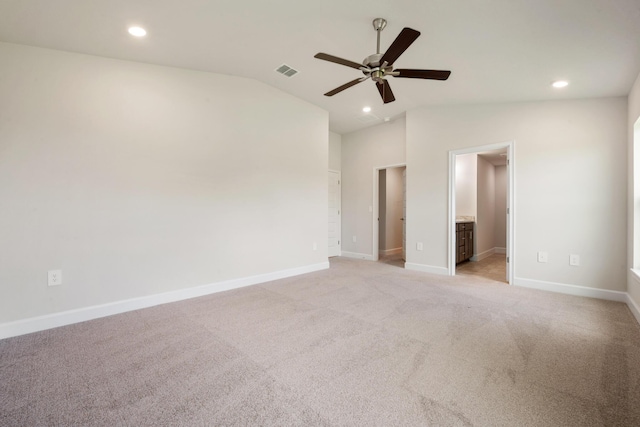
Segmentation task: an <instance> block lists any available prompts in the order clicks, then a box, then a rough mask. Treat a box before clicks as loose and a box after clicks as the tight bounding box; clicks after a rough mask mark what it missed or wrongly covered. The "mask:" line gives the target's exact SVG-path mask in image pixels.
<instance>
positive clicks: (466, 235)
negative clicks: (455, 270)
mask: <svg viewBox="0 0 640 427" xmlns="http://www.w3.org/2000/svg"><path fill="white" fill-rule="evenodd" d="M456 246H457V252H456V264H458V263H461V262H462V261H466V260H468V259H469V258H471V257H472V256H473V222H458V223H456Z"/></svg>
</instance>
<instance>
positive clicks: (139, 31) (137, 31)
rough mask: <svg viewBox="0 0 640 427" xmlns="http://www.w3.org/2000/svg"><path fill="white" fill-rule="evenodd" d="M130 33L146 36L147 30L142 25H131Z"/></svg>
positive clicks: (136, 35)
mask: <svg viewBox="0 0 640 427" xmlns="http://www.w3.org/2000/svg"><path fill="white" fill-rule="evenodd" d="M128 31H129V34H131V35H132V36H134V37H144V36H146V35H147V30H145V29H144V28H142V27H129V30H128Z"/></svg>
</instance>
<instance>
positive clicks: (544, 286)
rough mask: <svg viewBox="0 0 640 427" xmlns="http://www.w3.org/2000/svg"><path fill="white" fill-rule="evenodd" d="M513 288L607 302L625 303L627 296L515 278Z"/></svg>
mask: <svg viewBox="0 0 640 427" xmlns="http://www.w3.org/2000/svg"><path fill="white" fill-rule="evenodd" d="M513 284H514V285H515V286H521V287H524V288H533V289H540V290H542V291H551V292H557V293H561V294H568V295H576V296H581V297H589V298H598V299H604V300H609V301H618V302H627V301H628V296H627V293H626V292H621V291H609V290H607V289H595V288H588V287H586V286H578V285H567V284H565V283H555V282H545V281H543V280H533V279H523V278H521V277H515V278H514V279H513Z"/></svg>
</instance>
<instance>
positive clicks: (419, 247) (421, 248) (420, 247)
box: [416, 242, 424, 251]
mask: <svg viewBox="0 0 640 427" xmlns="http://www.w3.org/2000/svg"><path fill="white" fill-rule="evenodd" d="M423 249H424V246H423V245H422V242H418V243H416V250H419V251H421V250H423Z"/></svg>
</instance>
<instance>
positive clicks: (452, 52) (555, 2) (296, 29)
mask: <svg viewBox="0 0 640 427" xmlns="http://www.w3.org/2000/svg"><path fill="white" fill-rule="evenodd" d="M377 17H382V18H385V19H386V20H387V21H388V25H387V27H386V29H385V30H384V31H383V32H382V43H381V50H382V51H383V52H384V51H385V50H386V48H387V47H388V46H389V45H390V44H391V42H392V41H393V40H394V39H395V37H396V36H397V35H398V33H399V32H400V31H401V30H402V28H403V27H411V28H414V29H416V30H418V31H420V32H421V33H422V34H421V36H420V37H419V38H418V39H417V40H416V42H414V43H413V44H412V45H411V46H410V47H409V49H408V50H407V51H406V52H405V53H404V54H403V55H402V56H401V57H400V59H398V60H397V61H396V63H395V66H396V67H399V68H426V69H442V70H451V71H452V74H451V77H450V78H449V80H448V81H446V82H442V81H430V80H416V79H400V78H395V79H394V78H393V77H390V78H389V81H390V83H391V86H392V88H393V91H394V93H395V97H396V101H395V102H392V103H389V104H386V105H385V104H383V103H382V101H381V99H380V95H379V94H378V91H377V90H376V88H375V86H374V84H373V83H372V82H371V81H366V82H363V83H361V84H358V85H356V86H354V87H352V88H350V89H348V90H346V91H344V92H341V93H339V94H337V95H335V96H333V97H325V96H323V94H324V93H325V92H327V91H329V90H331V89H334V88H336V87H337V86H340V85H341V84H343V83H346V82H348V81H350V80H353V79H355V78H357V77H359V76H361V75H362V74H361V73H360V72H359V71H358V70H355V69H353V68H348V67H344V66H340V65H336V64H332V63H329V62H326V61H321V60H318V59H315V58H314V57H313V55H314V54H316V53H318V52H325V53H329V54H332V55H335V56H338V57H341V58H345V59H349V60H351V61H355V62H361V61H362V60H363V59H364V58H365V57H366V56H368V55H370V54H372V53H375V50H376V33H375V31H374V29H373V26H372V24H371V22H372V20H373V19H374V18H377ZM131 25H139V26H142V27H144V28H146V30H147V31H148V34H147V36H146V37H144V38H140V39H136V38H133V37H132V36H130V35H129V34H128V33H127V28H128V27H129V26H131ZM0 41H4V42H10V43H19V44H25V45H32V46H40V47H46V48H52V49H59V50H65V51H71V52H79V53H85V54H91V55H99V56H105V57H110V58H119V59H125V60H131V61H140V62H146V63H152V64H160V65H168V66H174V67H182V68H189V69H195V70H203V71H210V72H214V73H222V74H232V75H237V76H243V77H248V78H253V79H256V80H259V81H262V82H264V83H266V84H268V85H271V86H275V87H277V88H279V89H281V90H283V91H285V92H287V93H290V94H292V95H294V96H296V97H299V98H302V99H304V100H306V101H308V102H310V103H313V104H315V105H317V106H319V107H321V108H323V109H326V110H327V111H329V113H330V116H329V117H330V127H331V130H333V131H335V132H338V133H346V132H350V131H354V130H357V129H360V128H363V127H366V126H370V125H371V124H374V123H378V122H381V121H382V120H383V119H384V118H385V117H389V118H394V117H397V116H401V115H403V114H404V113H405V112H406V111H407V110H409V109H412V108H416V107H420V106H425V105H450V104H470V103H473V104H476V103H493V102H507V101H508V102H513V101H532V100H551V99H559V98H586V97H605V96H625V95H627V94H628V93H629V90H630V88H631V86H632V84H633V82H634V80H635V78H636V76H637V75H638V73H639V72H640V1H638V0H562V1H559V0H535V1H531V0H483V1H480V0H393V1H391V0H349V1H345V0H323V1H306V0H270V1H261V0H247V1H239V0H180V1H176V0H55V1H52V0H4V1H2V2H0ZM282 64H287V65H289V66H290V67H293V68H295V69H296V70H298V71H299V73H298V74H296V75H295V76H293V77H291V78H287V77H284V76H283V75H281V74H278V73H276V72H275V71H274V70H275V69H276V68H278V67H279V66H280V65H282ZM1 67H2V65H1V64H0V72H1ZM559 79H564V80H568V81H569V83H570V84H569V86H568V87H566V88H564V89H561V90H558V89H554V88H552V87H551V82H553V81H555V80H559ZM364 106H370V107H371V109H372V110H371V112H370V113H368V114H367V113H363V112H362V108H363V107H364Z"/></svg>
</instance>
